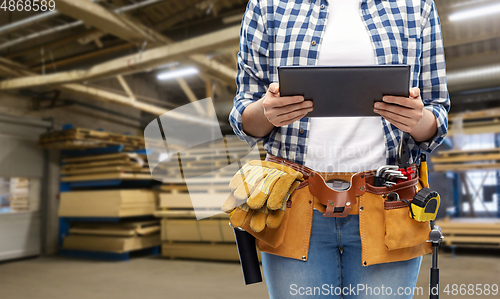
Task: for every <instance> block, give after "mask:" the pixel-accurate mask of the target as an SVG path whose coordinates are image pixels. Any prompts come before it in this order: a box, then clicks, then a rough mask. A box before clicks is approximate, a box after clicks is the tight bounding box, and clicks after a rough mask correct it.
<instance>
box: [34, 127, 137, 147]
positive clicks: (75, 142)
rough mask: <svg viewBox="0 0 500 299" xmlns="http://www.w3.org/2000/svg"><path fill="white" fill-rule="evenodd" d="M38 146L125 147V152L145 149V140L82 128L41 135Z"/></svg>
mask: <svg viewBox="0 0 500 299" xmlns="http://www.w3.org/2000/svg"><path fill="white" fill-rule="evenodd" d="M38 145H39V146H40V147H43V148H48V149H65V150H74V149H87V148H99V147H107V146H112V145H123V146H124V151H136V150H140V149H143V148H144V138H142V137H138V136H129V135H121V134H115V133H110V132H102V131H95V130H89V129H82V128H74V129H68V130H61V131H54V132H50V133H46V134H42V135H40V137H39V139H38Z"/></svg>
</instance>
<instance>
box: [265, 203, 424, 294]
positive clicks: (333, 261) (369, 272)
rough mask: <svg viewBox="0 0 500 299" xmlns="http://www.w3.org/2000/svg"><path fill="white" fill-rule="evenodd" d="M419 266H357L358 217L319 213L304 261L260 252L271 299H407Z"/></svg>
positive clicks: (404, 263)
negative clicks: (331, 216) (306, 257)
mask: <svg viewBox="0 0 500 299" xmlns="http://www.w3.org/2000/svg"><path fill="white" fill-rule="evenodd" d="M421 262H422V257H417V258H414V259H411V260H408V261H401V262H393V263H384V264H377V265H371V266H362V265H361V240H360V235H359V217H358V215H349V216H347V217H346V218H328V217H323V214H322V213H321V212H319V211H318V210H314V214H313V225H312V231H311V241H310V244H309V256H308V259H307V261H306V262H304V261H300V260H296V259H291V258H286V257H281V256H277V255H273V254H269V253H265V252H262V266H263V268H264V277H265V280H266V284H267V289H268V292H269V296H270V298H271V299H281V298H297V297H298V298H344V299H350V298H412V297H413V294H414V287H415V285H416V283H417V278H418V273H419V271H420V264H421ZM423 291H424V293H423V294H425V293H426V292H427V290H426V289H424V290H423ZM421 292H422V291H421ZM415 294H417V293H416V291H415Z"/></svg>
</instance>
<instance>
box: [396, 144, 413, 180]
mask: <svg viewBox="0 0 500 299" xmlns="http://www.w3.org/2000/svg"><path fill="white" fill-rule="evenodd" d="M396 151H397V160H396V162H397V164H398V166H399V171H401V173H402V174H403V175H404V176H406V177H407V180H409V179H411V178H412V174H413V173H415V171H413V169H412V167H411V164H410V151H409V149H408V145H407V144H406V141H405V140H404V138H401V139H400V140H399V144H398V147H397V149H396ZM404 181H405V180H404V179H398V181H397V182H398V183H401V182H404Z"/></svg>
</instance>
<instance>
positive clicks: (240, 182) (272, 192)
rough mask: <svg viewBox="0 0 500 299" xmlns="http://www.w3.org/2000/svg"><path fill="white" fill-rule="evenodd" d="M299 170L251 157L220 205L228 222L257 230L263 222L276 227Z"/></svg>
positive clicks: (235, 225)
mask: <svg viewBox="0 0 500 299" xmlns="http://www.w3.org/2000/svg"><path fill="white" fill-rule="evenodd" d="M302 177H303V176H302V173H300V172H298V171H295V170H294V169H292V168H290V167H287V166H284V165H281V164H276V163H273V162H267V161H259V160H254V161H250V162H249V163H247V164H245V165H244V166H243V167H242V168H241V169H240V170H239V171H238V173H236V174H235V175H234V177H233V179H232V180H231V182H230V183H229V188H230V189H231V194H230V195H229V197H228V199H227V200H226V202H225V203H224V205H223V206H222V210H223V211H224V212H226V213H230V215H231V217H230V222H231V225H232V226H234V227H241V226H243V224H244V223H246V222H247V221H248V220H250V228H251V229H252V230H254V231H255V232H261V231H262V230H263V229H264V228H265V227H266V225H267V226H268V227H270V228H278V227H279V226H280V224H281V220H282V219H283V216H284V215H285V208H286V201H287V200H288V198H289V197H290V194H291V193H292V192H293V191H294V190H295V189H296V188H297V187H298V186H299V184H300V181H301V180H302Z"/></svg>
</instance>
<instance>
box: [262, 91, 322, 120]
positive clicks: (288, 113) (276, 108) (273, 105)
mask: <svg viewBox="0 0 500 299" xmlns="http://www.w3.org/2000/svg"><path fill="white" fill-rule="evenodd" d="M262 108H263V109H264V115H265V116H266V118H267V120H268V121H269V122H270V123H271V124H273V125H274V126H275V127H281V126H286V125H289V124H291V123H293V122H295V121H297V120H299V119H301V118H303V117H304V116H306V114H307V113H309V112H311V111H312V110H313V103H312V101H304V97H303V96H293V97H280V93H279V85H278V83H271V85H269V89H268V91H267V93H266V95H265V96H264V98H263V99H262Z"/></svg>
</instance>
